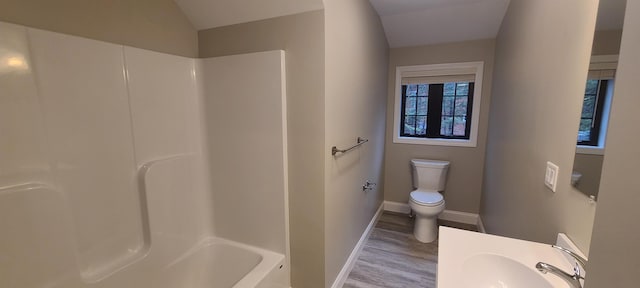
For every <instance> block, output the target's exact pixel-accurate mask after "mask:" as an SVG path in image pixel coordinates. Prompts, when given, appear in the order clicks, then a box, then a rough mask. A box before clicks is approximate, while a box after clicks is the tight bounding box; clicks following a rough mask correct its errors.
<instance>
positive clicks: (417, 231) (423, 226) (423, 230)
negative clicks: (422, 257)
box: [413, 215, 438, 243]
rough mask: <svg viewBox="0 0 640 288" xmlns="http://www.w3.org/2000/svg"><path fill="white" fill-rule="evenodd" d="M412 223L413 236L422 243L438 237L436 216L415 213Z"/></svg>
mask: <svg viewBox="0 0 640 288" xmlns="http://www.w3.org/2000/svg"><path fill="white" fill-rule="evenodd" d="M415 218H416V222H415V223H414V225H413V236H415V237H416V239H417V240H418V241H420V242H422V243H431V242H433V241H435V240H436V239H437V238H438V222H437V220H438V218H436V217H433V218H428V217H422V216H419V215H416V217H415Z"/></svg>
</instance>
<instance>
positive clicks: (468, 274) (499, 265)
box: [461, 254, 553, 288]
mask: <svg viewBox="0 0 640 288" xmlns="http://www.w3.org/2000/svg"><path fill="white" fill-rule="evenodd" d="M461 270H462V273H463V275H464V277H463V278H464V282H465V284H466V285H467V287H477V288H507V287H537V288H553V286H551V283H549V281H547V280H546V279H545V278H544V277H542V274H541V273H540V272H538V271H537V270H535V268H534V269H531V267H527V266H525V265H523V264H522V263H520V262H517V261H515V260H513V259H511V258H507V257H504V256H501V255H496V254H477V255H473V256H471V257H469V258H468V259H467V260H465V261H464V263H462V269H461Z"/></svg>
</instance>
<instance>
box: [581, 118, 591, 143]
mask: <svg viewBox="0 0 640 288" xmlns="http://www.w3.org/2000/svg"><path fill="white" fill-rule="evenodd" d="M591 123H592V120H591V119H580V129H579V130H578V142H583V141H589V140H591Z"/></svg>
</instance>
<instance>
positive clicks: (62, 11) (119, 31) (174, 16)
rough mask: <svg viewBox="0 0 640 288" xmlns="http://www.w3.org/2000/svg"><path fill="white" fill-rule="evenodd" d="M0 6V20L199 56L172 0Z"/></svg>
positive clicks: (28, 0)
mask: <svg viewBox="0 0 640 288" xmlns="http://www.w3.org/2000/svg"><path fill="white" fill-rule="evenodd" d="M0 6H1V7H2V9H0V21H5V22H10V23H16V24H20V25H25V26H29V27H34V28H40V29H45V30H48V31H56V32H60V33H65V34H70V35H76V36H81V37H86V38H91V39H96V40H101V41H106V42H111V43H116V44H122V45H128V46H133V47H138V48H143V49H148V50H153V51H159V52H164V53H170V54H174V55H180V56H187V57H197V56H198V33H197V31H196V29H195V28H194V27H193V25H191V22H189V19H187V17H186V16H185V15H184V14H183V13H182V10H180V8H179V7H178V5H176V3H174V1H172V0H136V1H113V0H93V1H84V0H56V1H47V0H2V1H0Z"/></svg>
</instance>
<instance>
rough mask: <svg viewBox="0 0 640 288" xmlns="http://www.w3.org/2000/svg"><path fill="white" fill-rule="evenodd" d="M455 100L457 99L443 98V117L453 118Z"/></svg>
mask: <svg viewBox="0 0 640 288" xmlns="http://www.w3.org/2000/svg"><path fill="white" fill-rule="evenodd" d="M454 99H455V97H443V98H442V115H446V116H453V107H454V104H453V101H454Z"/></svg>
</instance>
